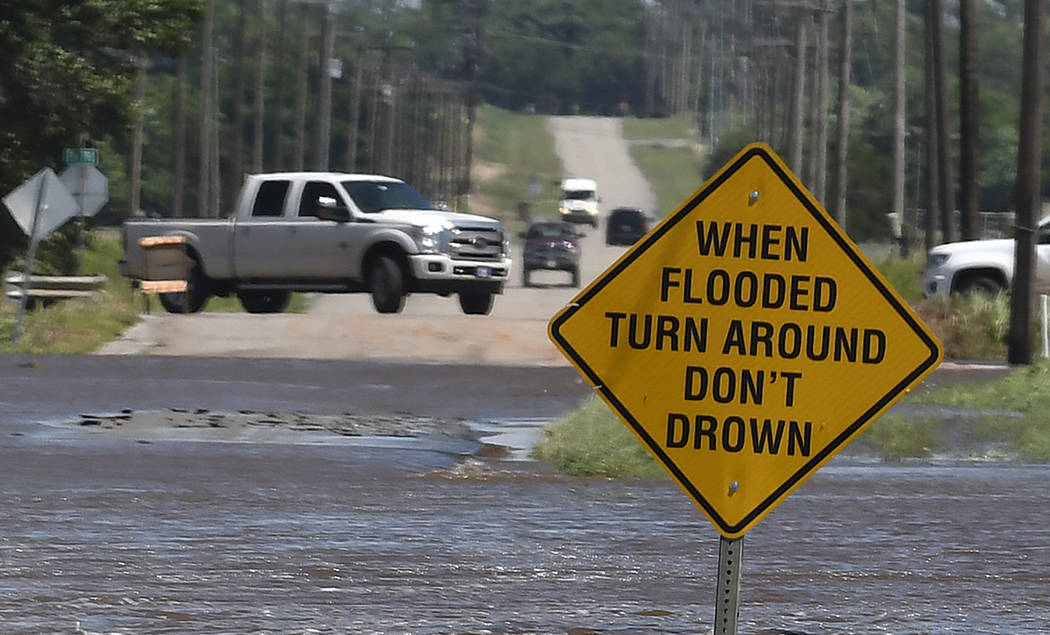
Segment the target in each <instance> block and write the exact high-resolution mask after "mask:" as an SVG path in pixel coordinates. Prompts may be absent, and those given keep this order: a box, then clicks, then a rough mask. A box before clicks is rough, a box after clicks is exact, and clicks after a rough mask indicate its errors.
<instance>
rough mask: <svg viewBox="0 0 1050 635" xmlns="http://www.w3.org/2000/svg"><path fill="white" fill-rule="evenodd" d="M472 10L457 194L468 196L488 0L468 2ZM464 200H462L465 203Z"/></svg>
mask: <svg viewBox="0 0 1050 635" xmlns="http://www.w3.org/2000/svg"><path fill="white" fill-rule="evenodd" d="M470 6H471V9H472V12H473V16H472V18H473V26H472V28H471V31H472V37H471V38H470V40H469V41H470V45H469V47H468V50H467V62H466V64H467V68H466V71H467V78H468V81H469V82H470V87H469V88H468V89H467V130H466V146H467V147H466V157H465V159H464V163H465V164H466V165H465V168H464V170H463V180H462V183H461V184H460V187H459V195H460V196H462V197H469V196H470V188H471V183H470V166H471V164H472V163H473V161H474V122H475V120H476V119H477V115H478V69H479V67H480V64H481V53H482V50H483V47H484V30H483V25H484V18H485V17H487V16H488V11H489V0H473V2H471V4H470ZM465 202H466V201H464V203H465ZM464 207H466V205H464Z"/></svg>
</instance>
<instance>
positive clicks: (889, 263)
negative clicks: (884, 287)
mask: <svg viewBox="0 0 1050 635" xmlns="http://www.w3.org/2000/svg"><path fill="white" fill-rule="evenodd" d="M925 264H926V261H925V257H924V256H922V255H915V256H912V257H909V258H901V257H899V256H888V257H886V258H883V259H881V260H878V261H876V262H875V263H874V265H875V268H876V269H878V270H879V273H881V274H882V277H884V278H886V281H887V282H889V283H890V286H892V287H893V288H894V290H896V291H897V293H899V294H900V296H901V297H902V298H904V300H905V301H906V302H908V303H911V304H915V303H917V302H919V301H920V300H922V268H923V266H925Z"/></svg>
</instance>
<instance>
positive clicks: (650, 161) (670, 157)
mask: <svg viewBox="0 0 1050 635" xmlns="http://www.w3.org/2000/svg"><path fill="white" fill-rule="evenodd" d="M631 158H632V159H634V163H635V165H637V166H638V168H639V169H640V170H641V171H642V173H643V174H645V178H646V179H648V180H649V183H650V184H651V185H652V188H653V193H654V194H655V195H656V204H657V207H658V208H659V209H655V210H648V211H650V212H651V213H652V214H653V215H654V216H656V217H657V218H663V217H664V216H667V215H669V214H670V213H671V212H673V211H675V210H676V209H678V207H679V206H680V205H681V204H682V203H684V202H685V201H687V200H688V199H689V198H691V197H692V195H693V194H695V193H696V191H697V190H699V189H700V186H701V185H703V184H704V180H703V177H702V176H701V174H700V164H701V160H700V157H699V156H698V155H697V154H696V152H695V151H694V150H693V149H692V148H671V147H661V146H652V145H642V144H635V145H632V146H631Z"/></svg>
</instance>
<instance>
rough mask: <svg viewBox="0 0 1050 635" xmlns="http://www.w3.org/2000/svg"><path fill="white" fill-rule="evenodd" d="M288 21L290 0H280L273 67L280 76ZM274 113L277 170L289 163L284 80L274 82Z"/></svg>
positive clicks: (273, 157)
mask: <svg viewBox="0 0 1050 635" xmlns="http://www.w3.org/2000/svg"><path fill="white" fill-rule="evenodd" d="M287 22H288V0H280V2H279V3H278V4H277V51H276V52H275V53H274V56H273V67H274V69H275V72H276V73H277V74H278V76H280V75H281V74H283V73H284V72H285V68H286V66H287V60H286V59H285V39H286V37H285V36H286V34H287ZM273 104H274V107H273V114H271V115H270V139H271V146H270V147H271V148H272V150H271V152H272V153H273V154H272V155H271V159H270V165H272V166H273V168H274V169H275V170H283V169H284V168H285V166H286V165H287V164H286V163H285V161H284V82H283V81H277V82H274V96H273Z"/></svg>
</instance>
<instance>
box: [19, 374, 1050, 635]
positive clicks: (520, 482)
mask: <svg viewBox="0 0 1050 635" xmlns="http://www.w3.org/2000/svg"><path fill="white" fill-rule="evenodd" d="M7 361H13V362H17V364H16V363H5V364H0V406H2V410H0V467H2V470H0V484H2V487H0V508H2V509H3V514H0V633H5V634H6V633H29V634H36V633H41V634H43V633H48V634H50V633H99V634H101V633H105V634H111V633H122V634H137V633H179V634H182V633H208V634H210V633H231V634H241V633H355V634H356V633H369V634H370V633H421V634H430V633H538V634H547V633H551V634H553V633H573V634H574V635H581V634H583V633H590V632H596V633H631V634H634V633H643V634H644V633H706V632H710V630H711V628H712V621H713V618H714V595H715V585H716V581H715V571H716V568H717V553H718V544H719V537H718V534H717V532H716V531H715V530H714V528H713V527H712V526H711V524H710V523H709V522H708V521H707V520H706V519H705V518H704V517H703V515H702V514H701V513H700V512H699V510H698V509H696V508H695V507H694V505H693V504H692V503H691V502H690V501H689V500H688V499H687V498H686V496H685V495H684V494H683V493H682V492H681V491H680V490H679V489H678V487H677V486H675V485H674V484H673V483H671V482H670V481H669V480H667V481H663V480H660V481H629V482H623V481H610V480H604V479H579V478H568V477H562V476H557V475H553V474H551V473H550V472H549V470H548V469H546V468H545V466H544V465H542V464H539V463H535V462H532V461H529V460H525V459H523V456H522V453H521V452H511V454H510V455H509V457H507V458H486V459H478V458H472V457H470V456H469V455H470V454H471V453H472V452H474V451H475V450H476V449H477V448H478V445H479V444H478V443H477V442H476V441H474V440H471V439H465V438H451V437H450V438H441V439H435V438H425V439H414V438H397V439H368V438H362V437H358V438H345V439H343V438H341V439H342V440H340V441H339V442H336V441H335V440H333V441H332V442H321V443H313V444H300V443H295V442H285V441H287V440H284V441H280V442H270V443H243V442H240V443H233V442H200V441H169V440H163V439H150V440H148V442H147V440H144V439H134V438H112V437H108V436H105V435H98V434H71V433H69V432H68V428H62V427H60V426H58V427H56V422H61V421H63V417H66V420H68V418H69V416H72V417H74V418H75V417H76V416H77V414H76V413H78V412H84V411H85V410H88V411H91V410H100V409H103V408H105V405H106V404H126V405H130V406H132V407H134V408H142V407H146V406H148V405H150V404H154V405H155V404H159V403H168V404H171V403H172V402H177V403H180V404H183V405H186V404H188V403H191V402H190V401H188V400H190V399H192V400H193V401H192V402H193V403H197V404H200V405H201V406H203V407H207V408H213V409H220V408H226V409H228V410H234V409H235V404H236V403H251V404H256V405H257V404H265V405H266V406H267V407H272V408H278V407H284V408H286V410H285V411H288V412H290V411H292V408H293V406H295V404H296V403H298V404H300V405H301V406H302V404H304V403H306V402H304V401H303V400H302V398H303V395H304V394H305V395H308V396H309V397H310V400H309V402H308V407H312V408H315V409H317V410H323V411H331V412H336V413H337V412H341V410H339V409H338V408H340V407H342V408H346V407H348V406H347V404H352V405H353V406H354V407H355V408H357V410H358V411H361V410H363V409H366V408H370V409H375V410H377V411H383V412H391V411H395V410H396V409H399V408H400V409H405V408H407V409H408V410H411V411H415V412H419V411H420V410H428V409H429V410H441V409H445V410H448V411H450V412H452V411H455V412H471V413H472V414H471V416H470V419H471V421H472V422H473V423H472V424H471V425H472V426H473V427H474V429H475V430H477V431H479V432H480V433H482V434H485V435H489V436H487V437H486V438H485V439H483V441H488V442H494V441H496V442H501V443H506V444H508V445H511V446H515V445H520V444H527V443H528V442H529V441H528V439H529V438H530V436H534V435H535V433H536V432H537V431H538V429H539V426H540V425H542V422H543V421H545V420H546V418H549V417H548V415H549V413H550V412H552V411H555V410H557V409H560V408H564V407H566V404H568V403H570V402H573V400H575V399H577V398H578V395H573V394H570V393H568V392H566V393H565V394H563V395H561V396H560V397H559V396H558V387H561V386H566V385H569V384H568V380H567V379H566V378H568V377H571V375H569V374H565V375H559V374H558V373H559V372H560V371H554V370H543V371H536V373H534V374H532V373H526V372H525V371H520V372H519V374H518V375H515V376H514V377H513V381H512V382H510V383H509V384H508V382H507V375H506V374H504V375H498V374H494V373H487V374H486V373H484V372H477V373H475V375H470V376H467V375H464V376H462V377H460V376H457V373H468V371H467V370H459V369H448V368H439V367H434V366H423V367H420V368H419V369H415V368H410V367H407V366H394V367H388V366H383V365H368V364H364V365H331V364H328V365H318V366H315V365H310V364H305V363H302V362H272V361H259V362H253V365H252V366H251V373H253V374H252V375H251V376H250V377H247V376H245V377H242V379H241V380H239V382H231V381H222V380H221V377H223V376H224V375H230V374H231V373H233V372H235V371H234V369H235V368H238V366H237V364H236V363H235V362H224V361H199V360H198V361H192V360H176V361H171V360H164V361H160V360H149V359H145V360H135V361H128V360H120V361H112V362H109V361H106V362H105V363H102V362H98V361H97V360H96V361H92V360H86V361H82V360H80V359H77V358H68V359H65V358H62V359H57V358H56V359H52V360H45V361H44V362H43V363H42V365H40V366H39V367H32V368H23V366H24V364H22V363H21V362H20V361H19V360H18V359H15V360H7ZM173 364H174V365H173ZM121 365H123V366H121ZM242 367H243V366H242ZM417 371H418V373H419V375H420V379H419V380H418V385H416V384H412V385H411V386H410V385H409V384H410V383H411V382H413V381H416V380H413V379H411V375H412V374H413V373H415V372H417ZM569 372H571V370H570V371H566V373H569ZM165 373H167V375H165ZM242 374H244V373H243V372H242ZM162 377H163V378H164V379H163V380H162V379H161V378H162ZM293 378H294V379H293ZM326 378H330V379H326ZM249 380H250V381H249ZM326 381H327V382H329V384H330V386H329V385H328V384H326ZM441 381H447V382H449V386H452V385H464V386H469V388H470V390H469V391H464V393H463V394H462V395H459V394H458V393H454V391H453V390H452V389H451V388H448V387H444V386H443V385H442V384H440V383H439V382H441ZM530 382H532V383H530ZM545 382H549V385H547V384H546V383H545ZM504 384H508V385H509V386H510V388H509V389H507V390H504V392H503V393H500V390H501V388H500V386H501V385H504ZM345 386H351V387H352V389H351V388H346V389H343V388H342V387H345ZM413 386H415V387H413ZM427 386H429V387H430V388H426V387H427ZM428 391H429V392H428ZM582 392H583V393H585V391H582ZM430 393H433V394H430ZM398 394H400V395H401V396H400V397H397V395H398ZM499 394H503V395H504V397H498V395H499ZM408 395H414V396H415V397H417V398H418V399H417V400H416V402H415V403H412V404H409V401H410V400H409V399H408V398H407V396H408ZM536 395H543V398H542V399H538V398H537V397H536ZM559 399H560V400H561V401H559ZM326 400H328V401H326ZM406 404H408V405H406ZM302 407H307V406H302ZM493 408H495V409H496V410H498V411H499V412H498V413H496V415H498V416H493V417H489V418H486V417H484V416H483V413H484V412H485V411H486V410H487V409H493ZM537 412H539V413H544V416H542V417H533V418H529V417H528V416H526V415H527V413H537ZM508 414H516V417H517V418H515V417H509V416H507V415H508ZM545 417H546V418H545ZM1048 483H1050V468H1048V467H1046V466H1034V465H994V464H955V463H941V464H938V463H927V464H919V465H889V464H881V463H863V462H858V461H855V460H854V461H849V460H840V459H835V460H833V461H832V462H831V463H830V464H829V465H828V466H826V467H824V468H823V469H822V470H820V471H819V472H818V473H817V474H815V475H814V476H813V477H812V478H811V479H810V480H809V481H808V482H807V483H805V484H804V485H803V486H802V487H801V488H800V489H799V490H798V491H796V492H795V493H794V494H792V495H791V496H790V497H788V498H787V499H786V500H785V501H784V502H783V503H782V504H781V505H780V506H778V507H777V508H776V509H775V510H774V511H773V512H772V513H771V514H769V515H768V516H767V517H766V518H764V519H763V520H762V521H761V522H760V523H759V524H758V525H757V526H756V528H755V529H753V530H752V531H751V532H749V533H748V534H747V536H746V538H745V540H744V553H743V567H742V571H743V575H742V583H741V605H740V629H739V632H740V633H812V634H817V633H832V634H838V633H851V634H852V633H857V634H866V633H894V634H897V633H901V634H911V633H958V634H967V635H969V634H973V633H1010V634H1013V633H1048V632H1050V592H1048V589H1050V529H1048V527H1047V525H1048V522H1047V521H1048V517H1050V513H1048V511H1047V510H1048V509H1050V488H1048Z"/></svg>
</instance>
